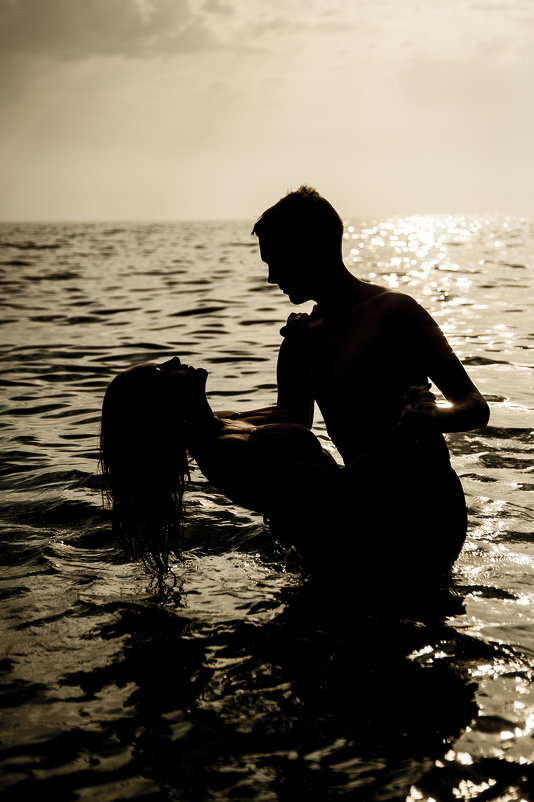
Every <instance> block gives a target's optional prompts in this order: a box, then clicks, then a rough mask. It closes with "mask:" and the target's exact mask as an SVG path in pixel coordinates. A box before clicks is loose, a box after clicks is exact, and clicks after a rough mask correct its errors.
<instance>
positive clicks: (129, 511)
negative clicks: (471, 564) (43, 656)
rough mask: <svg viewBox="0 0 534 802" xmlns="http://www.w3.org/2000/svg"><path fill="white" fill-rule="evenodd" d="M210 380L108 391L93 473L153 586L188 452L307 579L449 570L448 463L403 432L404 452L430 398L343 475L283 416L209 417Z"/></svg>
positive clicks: (174, 377)
mask: <svg viewBox="0 0 534 802" xmlns="http://www.w3.org/2000/svg"><path fill="white" fill-rule="evenodd" d="M207 375H208V374H207V371H205V370H204V369H202V368H194V367H191V366H187V365H183V364H182V363H181V362H180V359H179V358H178V357H174V358H173V359H171V360H169V361H167V362H164V363H162V364H159V365H158V364H155V363H147V364H142V365H137V366H134V367H131V368H129V369H128V370H126V371H124V372H123V373H120V374H119V375H118V376H116V377H115V378H114V379H113V380H112V381H111V383H110V384H109V386H108V388H107V390H106V394H105V397H104V402H103V407H102V422H101V468H102V472H103V475H104V479H105V490H106V495H107V500H108V502H109V503H110V505H111V506H112V510H113V514H112V520H113V530H114V533H115V535H116V536H117V537H118V539H119V541H120V542H121V543H122V545H123V546H124V547H125V548H126V550H127V552H128V553H129V554H130V555H131V556H132V557H134V558H137V559H141V560H142V561H143V562H144V563H145V564H146V565H147V566H149V567H150V568H151V569H152V570H154V571H156V572H157V573H159V574H160V575H161V574H164V573H165V572H166V571H167V570H168V560H169V556H170V555H171V554H172V553H175V554H176V553H178V550H179V540H180V533H181V530H182V526H183V496H184V490H185V485H186V477H187V476H188V459H187V453H189V454H190V455H191V456H192V457H193V458H194V460H195V461H196V463H197V465H198V467H199V469H200V470H201V472H202V473H203V474H204V476H205V477H206V478H207V479H208V481H209V482H211V483H212V484H213V485H214V486H215V487H217V489H219V490H220V491H221V492H222V493H224V494H225V495H226V496H227V497H228V498H229V499H230V500H232V501H233V502H235V503H237V504H239V505H241V506H243V507H246V508H248V509H251V510H256V511H259V512H262V513H264V514H265V515H266V516H268V518H269V520H270V521H271V528H272V530H273V534H274V535H275V536H276V537H278V539H279V540H281V541H282V543H284V545H286V546H287V547H291V546H295V547H296V549H297V550H298V553H299V554H300V555H302V558H303V561H304V565H305V566H306V567H307V568H308V569H310V570H311V571H312V572H315V571H319V572H320V571H323V572H324V571H326V572H329V573H332V569H334V570H335V571H337V570H339V568H340V566H342V565H343V564H345V565H346V564H350V565H351V570H352V571H353V572H354V571H355V570H357V571H359V573H360V575H361V574H362V571H363V570H365V571H367V569H368V567H369V565H370V563H371V562H372V561H374V560H377V559H379V560H380V570H381V572H382V573H383V572H384V570H385V568H386V563H387V565H389V567H390V569H391V571H396V572H398V571H399V569H402V566H404V567H407V566H408V565H409V566H410V567H412V568H420V567H423V568H424V569H425V571H426V572H427V573H432V574H435V573H440V572H443V571H444V570H446V569H447V568H448V567H450V565H451V563H452V562H453V561H454V560H455V559H456V557H457V556H458V553H459V551H460V549H461V546H462V544H463V541H464V537H465V531H466V518H465V504H464V500H463V493H462V489H461V486H460V483H459V480H458V478H457V477H456V474H455V473H454V472H453V471H452V470H451V468H450V465H449V463H448V455H447V458H446V459H445V461H443V460H442V459H441V458H440V459H439V460H436V459H435V458H434V457H432V458H431V459H429V457H428V454H427V453H425V438H424V436H421V437H420V438H416V439H414V438H413V432H410V435H409V443H410V448H411V451H410V454H411V455H412V456H411V462H409V461H408V462H407V456H406V444H405V442H404V438H405V434H404V433H405V431H406V430H407V429H409V428H410V424H409V423H408V422H409V421H410V419H411V417H413V412H414V410H417V407H418V406H419V407H424V406H425V405H428V404H430V403H433V401H432V399H433V398H434V396H433V395H432V394H431V393H430V392H429V390H428V387H417V388H411V389H410V392H409V394H408V396H407V400H406V406H405V410H404V412H405V414H404V415H401V418H400V421H399V423H398V424H397V425H396V426H395V427H393V429H392V431H391V432H390V434H389V436H388V438H387V439H384V440H383V441H382V442H381V444H379V445H378V446H377V448H376V449H375V450H374V451H372V452H368V453H367V454H366V455H365V456H363V457H362V458H361V460H360V461H359V463H358V464H356V465H355V464H352V465H351V466H350V469H347V468H341V467H340V466H339V465H338V464H337V463H336V462H335V460H334V459H333V457H332V456H331V455H330V454H329V453H328V452H326V451H325V450H323V448H322V447H321V444H320V442H319V440H318V439H317V437H316V436H315V435H314V434H313V433H312V432H311V431H310V430H309V429H308V428H306V427H305V426H302V425H300V424H298V423H295V422H294V421H293V420H291V415H290V414H289V413H288V412H286V411H284V410H282V409H278V408H272V407H270V408H268V409H263V410H255V411H252V412H248V413H247V412H244V413H224V412H223V413H214V412H213V411H212V409H211V406H210V404H209V402H208V399H207V397H206V379H207ZM395 443H402V446H401V447H400V448H399V453H401V454H402V466H401V465H400V464H399V465H396V464H395V460H394V458H393V457H392V454H393V455H394V454H395ZM414 443H415V444H416V445H414ZM383 448H385V449H386V451H387V455H388V456H387V459H388V460H389V463H388V465H387V466H384V464H383V459H384V455H383V453H382V449H383ZM414 449H415V450H414ZM356 474H357V475H356ZM355 487H357V488H359V492H358V497H357V498H355V491H354V488H355ZM432 511H434V513H435V512H436V511H437V515H434V518H435V520H434V522H433V523H432V531H431V532H430V533H429V528H430V516H431V515H432Z"/></svg>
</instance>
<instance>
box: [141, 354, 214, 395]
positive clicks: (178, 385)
mask: <svg viewBox="0 0 534 802" xmlns="http://www.w3.org/2000/svg"><path fill="white" fill-rule="evenodd" d="M154 367H155V368H156V370H157V371H158V373H160V374H163V376H164V378H165V379H166V381H167V382H168V384H169V387H171V388H172V389H173V390H177V391H178V392H181V393H185V394H188V393H189V392H191V393H192V394H194V395H195V394H196V393H198V391H199V390H202V392H203V391H204V388H205V386H206V379H207V378H208V372H207V370H204V368H194V367H192V366H191V365H183V364H182V362H181V361H180V358H179V357H177V356H173V358H172V359H169V360H167V362H162V363H161V364H159V365H155V366H154Z"/></svg>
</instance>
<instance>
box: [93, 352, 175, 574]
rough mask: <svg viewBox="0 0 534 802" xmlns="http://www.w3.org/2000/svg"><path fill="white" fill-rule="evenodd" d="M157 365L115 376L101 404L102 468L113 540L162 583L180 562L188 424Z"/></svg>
mask: <svg viewBox="0 0 534 802" xmlns="http://www.w3.org/2000/svg"><path fill="white" fill-rule="evenodd" d="M175 405H176V399H175V398H173V395H172V393H170V392H169V389H168V385H167V379H166V376H165V374H164V373H163V372H161V371H157V370H156V368H155V366H154V365H139V366H137V367H134V368H130V369H129V370H127V371H125V372H124V373H121V374H119V375H118V376H116V377H115V378H114V379H113V380H112V381H111V383H110V384H109V386H108V388H107V390H106V394H105V396H104V402H103V405H102V420H101V431H100V466H101V471H102V475H103V477H104V503H105V504H106V505H107V506H109V507H111V509H112V522H113V523H112V526H113V534H114V536H115V537H116V538H117V540H118V542H119V544H120V545H121V546H122V547H123V549H124V550H125V552H126V553H127V555H128V556H129V557H130V558H132V559H139V560H141V561H142V562H143V563H144V564H145V566H147V567H148V568H149V569H150V570H152V571H154V572H156V573H157V575H158V576H160V577H161V576H162V575H164V574H166V573H167V572H168V571H169V559H170V558H171V556H172V555H174V556H175V557H178V556H179V544H180V535H181V532H182V528H183V494H184V485H185V477H186V476H188V475H189V470H188V463H187V454H186V450H185V445H184V438H183V419H181V417H180V411H179V409H176V407H175Z"/></svg>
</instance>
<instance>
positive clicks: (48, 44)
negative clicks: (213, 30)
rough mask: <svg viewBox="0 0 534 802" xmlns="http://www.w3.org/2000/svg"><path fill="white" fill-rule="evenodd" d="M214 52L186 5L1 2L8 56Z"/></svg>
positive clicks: (161, 1)
mask: <svg viewBox="0 0 534 802" xmlns="http://www.w3.org/2000/svg"><path fill="white" fill-rule="evenodd" d="M210 46H213V39H212V36H211V35H210V33H209V31H208V29H207V28H206V27H205V25H204V22H203V19H202V17H201V16H199V15H197V14H194V13H193V12H192V11H191V9H190V6H189V4H188V2H187V0H46V2H43V0H0V50H1V51H2V52H3V54H4V55H33V56H45V57H48V58H55V59H61V60H68V59H82V58H86V57H90V56H125V57H147V56H154V55H160V54H174V53H179V52H183V51H191V50H199V49H204V48H207V47H210Z"/></svg>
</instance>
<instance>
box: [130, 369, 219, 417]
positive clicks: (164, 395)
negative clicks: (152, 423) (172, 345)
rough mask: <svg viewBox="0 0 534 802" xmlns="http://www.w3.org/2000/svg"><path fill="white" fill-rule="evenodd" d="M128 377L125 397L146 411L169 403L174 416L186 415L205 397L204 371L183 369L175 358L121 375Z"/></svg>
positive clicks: (205, 377)
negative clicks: (138, 403) (128, 397)
mask: <svg viewBox="0 0 534 802" xmlns="http://www.w3.org/2000/svg"><path fill="white" fill-rule="evenodd" d="M128 374H129V377H130V381H129V382H128V385H129V388H130V389H129V394H130V395H131V394H133V396H134V398H136V400H137V401H139V402H141V403H143V404H146V405H148V406H149V407H150V406H152V405H153V406H154V410H157V409H158V408H163V407H166V406H167V404H168V403H169V402H170V405H171V408H173V409H174V410H175V411H176V412H177V411H178V410H183V411H184V412H186V411H188V410H189V409H191V408H194V407H195V405H196V404H197V403H199V402H201V401H203V400H205V397H206V379H207V376H208V373H207V371H206V370H204V369H203V368H194V367H192V366H190V365H183V364H182V363H181V361H180V359H179V357H177V356H175V357H173V358H172V359H169V360H167V362H162V363H160V364H156V363H155V362H147V363H145V364H143V365H135V366H134V367H132V368H129V369H128V370H127V371H125V373H124V374H122V375H123V376H125V378H126V377H127V376H128ZM131 380H133V382H134V383H130V382H131ZM123 386H124V385H123ZM142 399H145V401H143V400H142Z"/></svg>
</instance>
